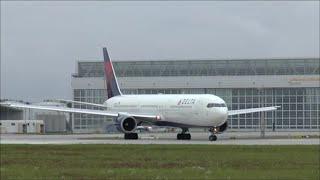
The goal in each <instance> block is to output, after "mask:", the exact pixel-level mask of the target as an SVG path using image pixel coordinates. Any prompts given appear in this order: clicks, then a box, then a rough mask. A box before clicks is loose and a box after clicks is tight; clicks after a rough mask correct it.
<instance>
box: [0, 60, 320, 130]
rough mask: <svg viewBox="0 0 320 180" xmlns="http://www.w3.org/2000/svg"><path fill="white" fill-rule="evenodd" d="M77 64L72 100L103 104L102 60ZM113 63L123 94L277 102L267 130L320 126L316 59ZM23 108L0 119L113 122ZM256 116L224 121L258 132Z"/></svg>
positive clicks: (66, 126) (237, 104) (67, 125)
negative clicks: (217, 97)
mask: <svg viewBox="0 0 320 180" xmlns="http://www.w3.org/2000/svg"><path fill="white" fill-rule="evenodd" d="M76 66H77V67H76V71H77V72H76V73H74V74H72V82H71V86H72V90H71V91H72V94H73V97H72V98H73V100H74V101H83V102H91V103H103V102H104V101H105V100H106V91H105V89H106V85H105V80H104V70H103V63H102V61H98V60H86V61H85V60H80V61H78V62H77V64H76ZM113 66H114V69H115V72H116V75H117V78H118V81H119V86H120V88H121V90H122V92H123V93H124V94H214V95H217V96H220V97H221V98H223V99H224V100H225V101H226V103H227V106H228V109H230V110H237V109H244V108H257V107H264V106H281V109H278V110H277V111H272V112H266V113H265V114H264V119H265V122H266V129H267V130H269V131H318V130H319V129H320V106H319V103H320V87H319V80H320V79H319V58H286V59H284V58H282V59H275V58H273V59H224V60H219V59H215V60H212V59H203V60H200V59H192V60H135V61H132V60H131V61H114V62H113ZM51 103H52V102H51ZM47 105H50V103H49V104H48V102H47ZM54 105H56V104H54ZM60 105H61V106H64V105H65V104H60ZM68 106H69V107H71V106H72V107H75V108H87V109H93V108H97V107H90V105H78V104H68ZM2 108H3V107H2ZM27 111H28V112H25V111H22V110H18V109H11V108H10V109H2V110H1V112H3V113H1V119H2V120H3V119H11V120H12V119H37V120H44V124H45V131H46V132H67V131H69V132H73V133H106V132H108V131H110V129H109V125H111V124H112V121H111V119H110V118H105V117H102V116H99V115H85V114H67V113H55V112H41V113H40V115H39V112H34V111H33V110H27ZM41 115H42V116H41ZM260 116H261V114H260V113H251V114H247V115H235V116H230V117H229V119H228V125H229V128H230V129H232V130H235V131H237V130H239V131H259V130H260V123H261V117H260ZM52 117H54V119H56V121H54V122H53V120H52ZM50 119H51V120H50Z"/></svg>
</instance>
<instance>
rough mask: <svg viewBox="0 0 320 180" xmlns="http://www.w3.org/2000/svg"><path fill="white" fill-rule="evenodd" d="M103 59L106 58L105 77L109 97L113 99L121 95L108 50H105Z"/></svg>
mask: <svg viewBox="0 0 320 180" xmlns="http://www.w3.org/2000/svg"><path fill="white" fill-rule="evenodd" d="M103 58H104V75H105V78H106V85H107V97H108V99H109V98H112V97H113V96H119V95H121V91H120V89H119V85H118V82H117V77H116V75H115V73H114V70H113V65H112V62H111V60H110V58H109V55H108V51H107V48H105V47H104V48H103Z"/></svg>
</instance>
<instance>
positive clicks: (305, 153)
mask: <svg viewBox="0 0 320 180" xmlns="http://www.w3.org/2000/svg"><path fill="white" fill-rule="evenodd" d="M0 147H1V150H0V151H1V169H0V172H1V179H2V180H4V179H317V180H318V179H319V158H320V157H319V146H302V145H299V146H230V145H1V146H0Z"/></svg>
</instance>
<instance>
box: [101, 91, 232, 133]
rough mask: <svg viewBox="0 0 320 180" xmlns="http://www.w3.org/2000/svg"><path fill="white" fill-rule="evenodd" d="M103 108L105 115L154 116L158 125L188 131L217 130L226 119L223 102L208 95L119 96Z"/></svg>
mask: <svg viewBox="0 0 320 180" xmlns="http://www.w3.org/2000/svg"><path fill="white" fill-rule="evenodd" d="M208 104H210V105H209V106H208ZM104 105H106V106H107V109H108V111H113V112H123V113H132V114H134V113H138V114H144V115H155V114H156V115H159V116H160V117H161V118H160V119H159V120H158V121H162V122H170V123H175V124H184V125H189V126H190V127H214V126H220V125H222V124H223V123H225V122H226V121H227V117H228V108H227V107H226V104H225V102H224V101H223V100H222V99H221V98H219V97H217V96H215V95H210V94H201V95H199V94H175V95H173V94H157V95H121V96H115V97H112V98H110V99H108V100H107V101H106V102H105V103H104Z"/></svg>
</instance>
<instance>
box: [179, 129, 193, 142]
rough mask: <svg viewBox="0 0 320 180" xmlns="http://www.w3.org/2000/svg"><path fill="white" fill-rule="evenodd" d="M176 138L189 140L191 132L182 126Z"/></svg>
mask: <svg viewBox="0 0 320 180" xmlns="http://www.w3.org/2000/svg"><path fill="white" fill-rule="evenodd" d="M177 139H178V140H190V139H191V134H190V133H189V130H188V128H182V132H181V133H179V134H177Z"/></svg>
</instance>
